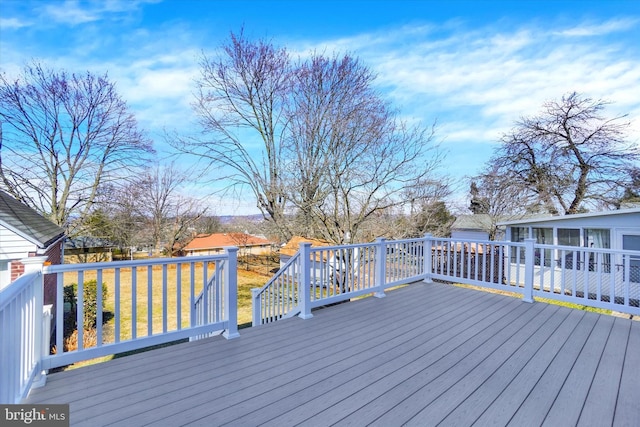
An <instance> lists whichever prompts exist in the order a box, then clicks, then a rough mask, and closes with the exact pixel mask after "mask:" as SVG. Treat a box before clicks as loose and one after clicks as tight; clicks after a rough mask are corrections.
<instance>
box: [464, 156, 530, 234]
mask: <svg viewBox="0 0 640 427" xmlns="http://www.w3.org/2000/svg"><path fill="white" fill-rule="evenodd" d="M516 179H517V178H516V177H515V176H514V175H513V174H512V173H509V172H507V173H506V174H501V173H499V171H498V170H496V169H488V170H486V171H484V172H483V173H482V174H480V175H478V176H475V177H473V178H472V181H471V185H470V196H471V205H470V206H469V210H471V212H473V214H474V215H478V217H479V218H480V217H482V219H479V220H478V221H477V225H478V227H479V228H482V229H483V230H484V231H486V232H487V233H489V239H490V240H495V239H496V237H497V232H498V223H500V222H503V221H511V220H516V219H520V218H522V217H523V216H524V215H526V214H530V213H537V211H536V210H537V208H538V207H539V206H538V205H537V203H535V202H536V199H535V197H533V196H532V194H531V193H529V192H527V191H523V190H522V188H520V187H519V186H517V185H513V181H514V180H516Z"/></svg>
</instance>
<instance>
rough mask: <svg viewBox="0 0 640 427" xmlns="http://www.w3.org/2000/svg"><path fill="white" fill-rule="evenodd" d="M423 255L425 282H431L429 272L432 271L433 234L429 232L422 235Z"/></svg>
mask: <svg viewBox="0 0 640 427" xmlns="http://www.w3.org/2000/svg"><path fill="white" fill-rule="evenodd" d="M422 250H423V251H424V252H423V254H422V255H423V257H424V279H423V280H422V281H423V282H425V283H433V280H432V279H431V274H432V272H433V265H432V263H433V236H432V235H431V233H427V234H425V235H424V244H423V245H422Z"/></svg>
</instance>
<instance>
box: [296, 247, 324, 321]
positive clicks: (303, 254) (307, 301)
mask: <svg viewBox="0 0 640 427" xmlns="http://www.w3.org/2000/svg"><path fill="white" fill-rule="evenodd" d="M321 262H322V260H321ZM310 289H311V243H310V242H302V243H300V277H299V280H298V292H300V294H299V295H300V314H299V315H298V317H300V318H302V319H310V318H311V317H313V315H312V314H311V294H310V293H309V292H310Z"/></svg>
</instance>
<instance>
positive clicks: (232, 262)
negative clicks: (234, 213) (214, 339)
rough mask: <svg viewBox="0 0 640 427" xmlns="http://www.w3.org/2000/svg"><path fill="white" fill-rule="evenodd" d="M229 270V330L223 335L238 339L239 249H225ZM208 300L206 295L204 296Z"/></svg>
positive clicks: (226, 282)
mask: <svg viewBox="0 0 640 427" xmlns="http://www.w3.org/2000/svg"><path fill="white" fill-rule="evenodd" d="M225 252H226V254H227V268H225V270H224V286H225V290H224V311H225V313H224V314H225V316H224V317H225V319H226V320H227V323H228V326H227V330H226V331H224V332H223V333H222V335H223V336H224V337H225V338H226V339H228V340H229V339H232V338H237V337H239V336H240V334H239V333H238V248H236V247H233V246H232V247H229V248H226V249H225ZM205 286H206V284H205ZM203 296H204V297H205V298H206V295H205V294H203Z"/></svg>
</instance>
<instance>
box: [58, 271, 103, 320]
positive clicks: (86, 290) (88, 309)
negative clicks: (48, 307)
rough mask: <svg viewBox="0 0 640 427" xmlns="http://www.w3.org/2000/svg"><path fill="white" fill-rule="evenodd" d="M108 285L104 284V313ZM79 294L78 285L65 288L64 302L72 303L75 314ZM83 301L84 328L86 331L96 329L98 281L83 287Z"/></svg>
mask: <svg viewBox="0 0 640 427" xmlns="http://www.w3.org/2000/svg"><path fill="white" fill-rule="evenodd" d="M107 292H108V290H107V284H106V283H103V284H102V309H103V311H104V303H105V301H106V299H107ZM77 294H78V284H77V283H73V284H71V285H68V286H65V287H64V302H69V303H71V310H72V311H73V312H74V313H75V311H76V304H77V298H76V295H77ZM82 294H83V299H84V304H83V306H84V319H83V327H84V329H85V330H87V329H91V328H95V327H96V321H97V313H98V282H97V281H96V280H90V281H88V282H84V286H83V292H82Z"/></svg>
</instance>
